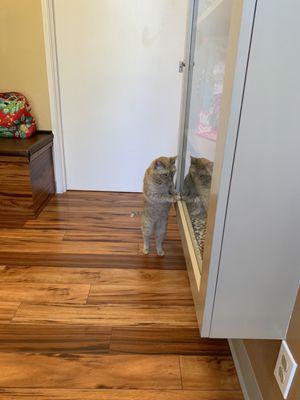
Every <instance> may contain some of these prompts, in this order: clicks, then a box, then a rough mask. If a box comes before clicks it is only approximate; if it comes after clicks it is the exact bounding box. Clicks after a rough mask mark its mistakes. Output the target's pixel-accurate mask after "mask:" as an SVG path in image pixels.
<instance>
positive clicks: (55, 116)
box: [41, 0, 67, 193]
mask: <svg viewBox="0 0 300 400" xmlns="http://www.w3.org/2000/svg"><path fill="white" fill-rule="evenodd" d="M41 5H42V18H43V26H44V41H45V53H46V66H47V76H48V90H49V98H50V112H51V124H52V132H53V134H54V151H53V158H54V172H55V181H56V192H57V193H64V192H65V191H66V190H67V180H66V166H65V153H64V141H63V125H62V112H61V101H60V86H59V72H58V63H57V48H56V36H55V19H54V1H53V0H41Z"/></svg>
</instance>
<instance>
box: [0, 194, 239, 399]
mask: <svg viewBox="0 0 300 400" xmlns="http://www.w3.org/2000/svg"><path fill="white" fill-rule="evenodd" d="M141 205H142V198H141V195H140V194H136V193H126V194H125V193H104V192H103V193H99V192H67V193H65V194H64V195H57V196H55V197H54V198H53V199H52V200H51V201H50V203H49V204H48V206H47V207H46V208H45V209H44V211H43V212H42V213H41V214H40V216H39V217H38V218H37V219H36V220H30V221H21V220H20V221H18V224H17V223H16V224H14V226H9V225H8V224H7V222H5V223H3V224H1V225H0V370H1V374H0V398H1V399H3V400H11V399H19V400H25V399H43V400H47V399H49V400H50V399H52V400H63V399H66V400H79V399H80V400H83V399H87V400H96V399H97V400H98V399H99V400H100V399H101V400H116V399H118V400H119V399H120V400H154V399H155V400H171V399H172V400H240V399H242V398H243V397H242V394H241V391H240V387H239V383H238V380H237V376H236V372H235V369H234V365H233V361H232V358H231V355H230V351H229V347H228V344H227V341H225V340H209V339H205V338H204V339H201V338H200V337H199V331H198V327H197V321H196V316H195V310H194V306H193V301H192V297H191V292H190V287H189V282H188V276H187V271H186V266H185V261H184V256H183V252H182V248H181V243H180V237H179V232H178V227H177V223H176V216H175V213H174V211H172V213H171V215H170V221H169V230H168V236H167V240H166V246H165V250H166V256H165V257H163V258H161V257H157V256H156V255H155V254H154V252H152V253H153V254H151V255H149V256H144V255H143V254H142V251H141V239H142V238H141V233H140V227H139V226H140V219H139V217H136V218H131V217H130V213H131V211H133V210H139V209H140V208H141ZM153 247H154V246H153Z"/></svg>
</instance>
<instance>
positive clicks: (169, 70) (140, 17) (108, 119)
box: [54, 0, 188, 191]
mask: <svg viewBox="0 0 300 400" xmlns="http://www.w3.org/2000/svg"><path fill="white" fill-rule="evenodd" d="M187 3H188V0H54V16H55V29H56V32H55V33H56V41H57V54H58V71H59V84H60V91H61V107H62V123H63V137H64V151H65V164H66V175H67V188H68V189H80V190H112V191H140V190H141V188H142V179H143V174H144V171H145V168H146V167H147V166H148V165H149V163H150V162H151V160H152V159H154V158H155V157H157V156H160V155H167V156H171V155H175V154H176V151H177V141H178V124H179V109H180V96H181V79H182V75H181V74H179V73H178V62H179V60H181V59H182V58H183V55H184V40H185V25H186V13H187V5H188V4H187Z"/></svg>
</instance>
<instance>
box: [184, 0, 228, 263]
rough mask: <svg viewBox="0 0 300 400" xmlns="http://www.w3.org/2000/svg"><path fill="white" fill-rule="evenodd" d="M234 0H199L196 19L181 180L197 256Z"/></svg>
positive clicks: (200, 251) (203, 227) (201, 243)
mask: <svg viewBox="0 0 300 400" xmlns="http://www.w3.org/2000/svg"><path fill="white" fill-rule="evenodd" d="M233 1H234V0H202V1H201V0H200V1H199V5H198V11H197V18H196V19H194V25H195V26H194V32H195V36H194V42H193V49H192V52H193V54H192V68H191V72H190V76H189V79H191V82H190V86H189V87H190V92H189V93H188V94H187V95H188V96H189V110H187V112H188V123H187V124H186V127H185V140H186V143H185V146H184V148H185V149H186V151H185V154H184V157H185V160H184V162H183V164H184V165H183V166H182V168H184V176H185V178H184V181H183V182H182V183H181V194H182V200H183V202H184V204H185V210H186V213H187V214H188V218H189V220H190V226H191V227H192V230H193V233H194V235H193V237H194V241H195V249H196V252H197V255H198V257H199V258H200V259H202V257H203V250H204V238H205V233H206V220H207V211H208V204H209V196H210V185H211V178H212V171H213V165H214V155H215V146H216V141H217V140H218V131H219V119H220V110H221V100H222V93H223V82H224V75H225V69H226V55H227V49H228V41H229V31H230V21H231V14H232V3H233Z"/></svg>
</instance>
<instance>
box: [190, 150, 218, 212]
mask: <svg viewBox="0 0 300 400" xmlns="http://www.w3.org/2000/svg"><path fill="white" fill-rule="evenodd" d="M212 169H213V162H212V161H209V160H207V159H206V158H197V157H193V156H191V165H190V169H189V172H188V174H187V175H186V177H185V179H184V184H183V191H182V199H183V200H185V201H186V203H187V206H188V208H189V210H190V213H191V214H192V216H196V215H199V216H200V217H201V218H206V216H207V209H208V200H209V193H210V185H211V176H212Z"/></svg>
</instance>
